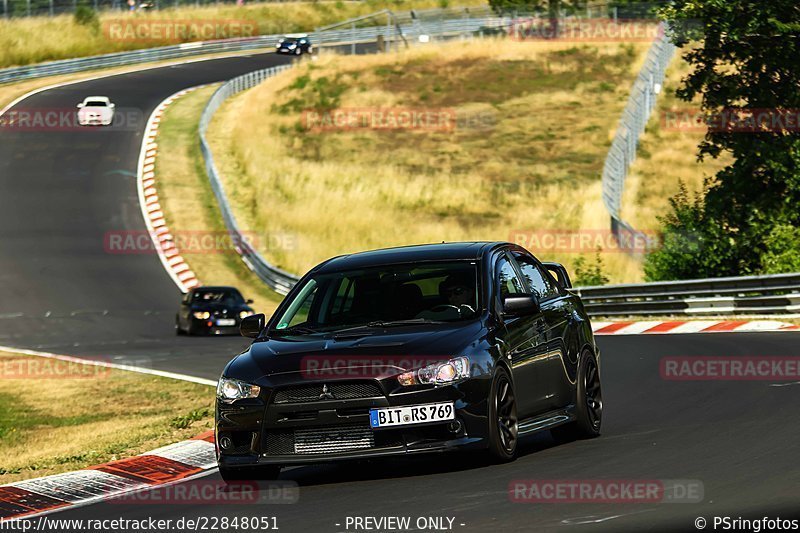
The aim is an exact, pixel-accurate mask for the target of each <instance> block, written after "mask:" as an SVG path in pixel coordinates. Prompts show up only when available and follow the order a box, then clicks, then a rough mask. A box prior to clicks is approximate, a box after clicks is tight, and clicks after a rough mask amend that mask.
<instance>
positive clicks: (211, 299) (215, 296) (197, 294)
mask: <svg viewBox="0 0 800 533" xmlns="http://www.w3.org/2000/svg"><path fill="white" fill-rule="evenodd" d="M192 303H208V304H220V305H241V304H243V303H244V298H243V297H242V295H241V294H240V293H239V291H237V290H236V289H203V290H197V291H194V294H192Z"/></svg>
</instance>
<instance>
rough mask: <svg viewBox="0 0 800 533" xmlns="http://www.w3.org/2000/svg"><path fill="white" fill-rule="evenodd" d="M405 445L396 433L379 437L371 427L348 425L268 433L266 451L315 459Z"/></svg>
mask: <svg viewBox="0 0 800 533" xmlns="http://www.w3.org/2000/svg"><path fill="white" fill-rule="evenodd" d="M402 443H403V441H402V439H401V438H400V437H399V435H396V434H395V433H394V432H390V431H381V432H377V433H376V432H373V431H372V429H371V428H370V427H369V426H368V425H367V424H347V425H342V426H326V427H313V428H297V429H294V430H289V431H286V430H282V431H269V430H268V431H267V433H266V435H265V439H264V448H265V449H264V451H265V452H266V454H268V455H314V454H324V453H339V452H348V451H353V450H366V449H370V448H383V447H388V446H399V445H401V444H402Z"/></svg>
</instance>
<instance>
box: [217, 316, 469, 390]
mask: <svg viewBox="0 0 800 533" xmlns="http://www.w3.org/2000/svg"><path fill="white" fill-rule="evenodd" d="M482 328H483V324H482V322H481V321H479V320H476V321H472V322H470V323H468V324H459V325H458V326H449V325H448V326H440V325H436V326H430V325H426V326H424V327H420V326H414V327H394V328H388V329H375V330H370V331H368V332H367V334H365V335H364V336H359V337H356V336H355V335H353V336H352V337H351V336H347V337H345V338H338V339H336V338H334V337H333V335H325V336H320V335H308V336H297V337H286V338H270V339H264V340H258V341H256V342H254V343H253V344H252V345H251V346H250V348H249V349H248V350H247V351H245V352H244V353H242V354H241V355H239V356H238V357H237V358H236V359H234V360H233V361H231V362H230V363H229V364H228V367H227V368H226V369H225V373H224V375H225V376H226V377H233V378H237V379H241V380H244V381H249V382H251V383H257V384H263V385H266V386H275V385H279V384H283V383H289V382H297V381H302V380H308V379H326V380H327V379H359V378H360V379H383V378H386V377H390V376H395V375H398V374H400V373H402V372H405V371H407V370H412V369H416V368H421V367H423V366H426V365H429V364H431V363H434V362H438V361H445V360H447V359H450V358H452V357H456V356H458V355H462V354H463V353H464V351H465V349H466V348H467V347H468V346H469V345H470V344H472V343H473V342H474V341H476V340H477V338H478V337H479V333H480V331H481V329H482ZM346 335H349V334H346Z"/></svg>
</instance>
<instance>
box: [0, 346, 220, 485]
mask: <svg viewBox="0 0 800 533" xmlns="http://www.w3.org/2000/svg"><path fill="white" fill-rule="evenodd" d="M213 402H214V391H213V388H211V387H208V386H204V385H198V384H194V383H187V382H183V381H176V380H171V379H167V378H160V377H154V376H147V375H144V374H137V373H133V372H126V371H122V370H108V369H102V368H99V367H90V366H85V365H76V364H69V363H64V362H60V361H55V360H52V359H44V358H39V357H30V356H23V355H19V354H13V353H6V352H0V457H2V463H0V484H5V483H10V482H13V481H19V480H21V479H28V478H32V477H40V476H45V475H50V474H57V473H60V472H67V471H72V470H77V469H80V468H84V467H87V466H91V465H95V464H99V463H104V462H107V461H113V460H117V459H122V458H125V457H131V456H133V455H138V454H140V453H144V452H146V451H149V450H152V449H155V448H157V447H160V446H165V445H167V444H171V443H174V442H177V441H179V440H183V439H187V438H191V437H193V436H195V435H197V434H199V433H202V432H204V431H207V430H209V429H211V428H212V427H213Z"/></svg>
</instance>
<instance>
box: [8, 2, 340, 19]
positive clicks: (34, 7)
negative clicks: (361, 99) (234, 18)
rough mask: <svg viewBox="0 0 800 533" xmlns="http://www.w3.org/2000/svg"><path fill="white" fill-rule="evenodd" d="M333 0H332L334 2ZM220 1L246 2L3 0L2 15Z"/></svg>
mask: <svg viewBox="0 0 800 533" xmlns="http://www.w3.org/2000/svg"><path fill="white" fill-rule="evenodd" d="M296 1H297V0H247V2H246V3H247V4H261V3H269V4H275V3H284V2H296ZM332 1H333V0H331V2H332ZM220 4H231V5H234V4H235V5H245V2H243V1H241V0H133V2H132V3H129V0H2V1H1V2H0V10H1V11H0V17H5V18H12V17H14V18H18V17H41V16H51V17H52V16H55V15H65V14H67V15H69V14H72V13H74V12H75V10H76V9H77V7H78V6H87V7H91V8H92V9H94V10H95V11H120V12H122V11H140V12H141V11H152V10H160V9H170V8H176V7H201V6H215V5H220Z"/></svg>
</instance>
